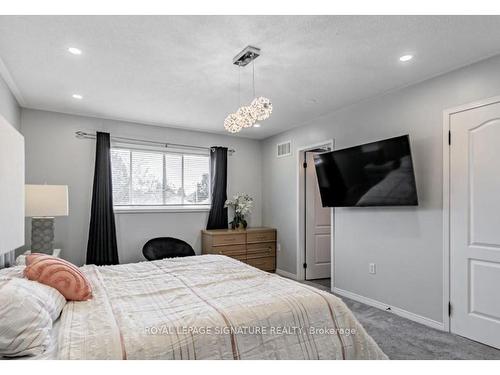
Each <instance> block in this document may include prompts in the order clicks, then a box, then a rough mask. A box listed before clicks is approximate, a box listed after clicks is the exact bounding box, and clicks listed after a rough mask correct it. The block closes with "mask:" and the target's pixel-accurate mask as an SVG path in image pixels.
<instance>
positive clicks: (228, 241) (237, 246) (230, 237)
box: [201, 228, 276, 272]
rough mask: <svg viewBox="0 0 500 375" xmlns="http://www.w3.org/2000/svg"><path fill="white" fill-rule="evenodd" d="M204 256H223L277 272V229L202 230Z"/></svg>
mask: <svg viewBox="0 0 500 375" xmlns="http://www.w3.org/2000/svg"><path fill="white" fill-rule="evenodd" d="M201 233H202V236H201V237H202V254H221V255H227V256H228V257H231V258H234V259H238V260H240V261H242V262H245V263H247V264H249V265H251V266H254V267H256V268H259V269H261V270H263V271H269V272H274V271H275V270H276V229H273V228H247V229H245V230H232V229H210V230H202V231H201Z"/></svg>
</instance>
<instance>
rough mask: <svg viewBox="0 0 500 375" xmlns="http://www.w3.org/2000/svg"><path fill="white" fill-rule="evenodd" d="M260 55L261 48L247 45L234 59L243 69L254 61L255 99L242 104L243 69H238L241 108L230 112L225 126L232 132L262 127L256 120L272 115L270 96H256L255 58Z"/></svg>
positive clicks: (239, 67)
mask: <svg viewBox="0 0 500 375" xmlns="http://www.w3.org/2000/svg"><path fill="white" fill-rule="evenodd" d="M259 56H260V49H259V48H256V47H252V46H247V47H246V48H244V49H243V50H242V51H241V52H240V53H238V54H237V55H236V56H235V57H234V59H233V64H235V65H237V66H238V69H241V67H243V66H247V65H248V64H249V63H250V62H251V63H252V84H253V97H254V99H253V100H252V102H251V103H250V105H248V106H241V74H240V73H241V70H238V97H239V105H240V108H238V110H237V111H236V112H235V113H231V114H229V115H228V116H227V117H226V119H225V120H224V128H225V129H226V130H227V131H228V132H230V133H238V132H239V131H241V130H242V129H243V128H251V127H252V126H254V127H257V128H258V127H260V124H256V121H263V120H265V119H267V118H269V116H270V115H271V113H272V111H273V105H272V103H271V101H270V100H269V99H268V98H265V97H263V96H260V97H256V95H255V61H254V60H255V59H256V58H257V57H259Z"/></svg>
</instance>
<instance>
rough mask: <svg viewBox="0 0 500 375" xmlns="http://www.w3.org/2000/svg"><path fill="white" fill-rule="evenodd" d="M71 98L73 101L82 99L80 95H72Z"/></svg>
mask: <svg viewBox="0 0 500 375" xmlns="http://www.w3.org/2000/svg"><path fill="white" fill-rule="evenodd" d="M71 96H72V97H73V99H78V100H81V99H83V96H81V95H80V94H73V95H71Z"/></svg>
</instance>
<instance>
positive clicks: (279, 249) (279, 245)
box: [276, 242, 281, 253]
mask: <svg viewBox="0 0 500 375" xmlns="http://www.w3.org/2000/svg"><path fill="white" fill-rule="evenodd" d="M276 251H277V252H278V253H279V252H280V251H281V244H280V243H279V242H278V243H277V244H276Z"/></svg>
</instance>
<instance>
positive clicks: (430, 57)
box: [0, 16, 500, 139]
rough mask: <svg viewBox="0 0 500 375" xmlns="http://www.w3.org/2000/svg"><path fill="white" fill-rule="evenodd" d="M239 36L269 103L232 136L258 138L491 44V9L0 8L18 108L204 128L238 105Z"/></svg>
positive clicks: (496, 21) (496, 25)
mask: <svg viewBox="0 0 500 375" xmlns="http://www.w3.org/2000/svg"><path fill="white" fill-rule="evenodd" d="M249 44H250V45H254V46H256V47H259V48H261V50H262V55H261V56H260V57H259V58H258V59H257V60H256V65H255V69H256V71H255V73H256V90H257V95H263V96H266V97H268V98H270V99H271V100H272V102H273V106H274V110H273V114H272V116H271V117H270V118H269V119H268V120H265V121H263V122H262V127H260V128H258V129H257V128H251V129H245V130H243V131H242V132H241V133H239V134H238V135H237V136H243V137H250V138H257V139H262V138H266V137H268V136H271V135H273V134H277V133H279V132H282V131H285V130H287V129H290V128H293V127H296V126H299V125H301V124H303V123H304V122H306V121H308V120H310V119H312V118H315V117H320V116H322V115H324V114H326V113H328V112H332V111H334V110H336V109H339V108H341V107H344V106H347V105H349V104H352V103H355V102H357V101H360V100H363V99H365V98H369V97H371V96H374V95H377V94H380V93H383V92H386V91H388V90H392V89H395V88H398V87H402V86H406V85H408V84H411V83H416V82H419V81H422V80H424V79H427V78H430V77H432V76H435V75H438V74H442V73H445V72H447V71H450V70H452V69H455V68H458V67H461V66H464V65H468V64H470V63H472V62H475V61H478V60H481V59H484V58H487V57H489V56H492V55H495V54H498V53H500V17H498V16H0V57H1V59H2V61H3V65H4V66H3V68H2V69H1V70H2V71H3V73H4V76H7V77H5V78H6V81H7V82H8V83H9V84H10V86H11V88H12V89H13V91H14V92H15V94H16V96H17V97H18V100H19V102H20V104H21V105H22V106H23V107H28V108H36V109H44V110H51V111H58V112H64V113H74V114H82V115H90V116H96V117H102V118H110V119H119V120H127V121H134V122H139V123H146V124H154V125H160V126H170V127H179V128H185V129H195V130H203V131H208V132H223V121H224V118H225V117H226V115H227V114H229V113H231V112H234V111H235V110H236V109H237V108H238V106H239V103H238V68H237V67H236V66H234V65H232V58H233V56H234V55H236V54H237V53H238V52H239V51H240V50H241V49H243V48H244V47H245V46H247V45H249ZM68 47H78V48H80V49H81V50H82V51H83V53H82V55H80V56H74V55H71V54H69V53H68V52H67V48H68ZM404 54H413V55H414V58H413V59H412V60H411V61H409V62H406V63H402V62H400V61H399V57H400V56H401V55H404ZM2 61H0V66H1V65H2ZM251 72H252V70H251V66H248V67H246V68H242V69H241V87H242V94H241V97H242V104H243V103H249V102H250V101H251V99H252V91H251ZM75 93H77V94H81V95H82V96H83V99H82V100H76V99H73V98H72V94H75Z"/></svg>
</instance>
